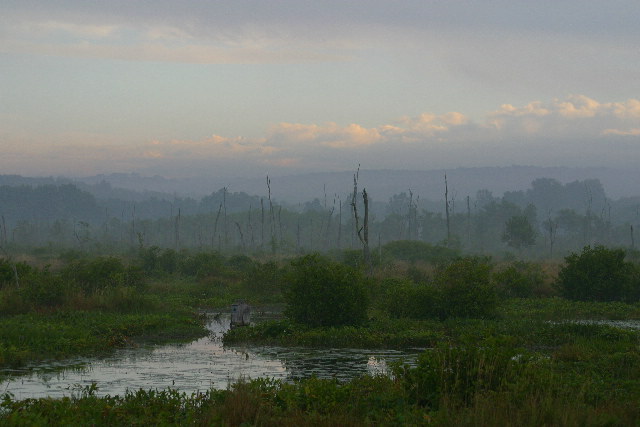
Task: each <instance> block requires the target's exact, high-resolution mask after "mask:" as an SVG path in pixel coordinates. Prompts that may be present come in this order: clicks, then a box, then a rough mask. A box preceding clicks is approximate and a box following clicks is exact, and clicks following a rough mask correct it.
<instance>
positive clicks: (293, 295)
mask: <svg viewBox="0 0 640 427" xmlns="http://www.w3.org/2000/svg"><path fill="white" fill-rule="evenodd" d="M291 267H292V269H291V271H290V273H289V275H288V280H287V290H286V292H285V300H286V302H287V308H286V310H285V315H286V316H287V317H289V318H290V319H291V320H293V321H296V322H299V323H302V324H305V325H309V326H314V327H317V326H340V325H357V324H361V323H363V322H364V321H365V320H366V318H367V305H368V301H367V294H366V289H365V286H364V281H363V277H362V274H361V273H360V271H359V270H356V269H355V268H352V267H349V266H347V265H344V264H339V263H336V262H333V261H331V260H329V259H328V258H325V257H322V256H320V255H317V254H315V255H307V256H304V257H302V258H298V259H295V260H293V261H292V262H291Z"/></svg>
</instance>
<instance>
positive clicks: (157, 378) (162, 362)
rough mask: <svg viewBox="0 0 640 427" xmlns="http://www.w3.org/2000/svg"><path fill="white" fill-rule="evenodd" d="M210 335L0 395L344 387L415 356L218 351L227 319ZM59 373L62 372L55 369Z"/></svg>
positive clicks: (29, 373)
mask: <svg viewBox="0 0 640 427" xmlns="http://www.w3.org/2000/svg"><path fill="white" fill-rule="evenodd" d="M208 327H209V329H210V330H211V334H210V335H209V336H207V337H204V338H200V339H198V340H196V341H193V342H191V343H189V344H182V345H164V346H154V347H137V348H124V349H118V350H116V351H115V352H114V353H113V354H111V355H110V356H108V357H104V358H100V359H92V358H77V359H71V360H66V361H64V362H56V363H48V364H46V365H45V364H43V365H39V366H34V367H30V368H25V369H21V370H13V371H9V370H5V371H0V375H9V374H12V373H13V374H16V373H17V374H21V375H20V376H14V377H12V378H11V379H10V380H7V381H3V382H1V383H0V394H2V393H4V392H10V393H12V394H13V395H14V396H15V397H16V398H18V399H24V398H28V397H44V396H51V397H61V396H63V395H64V396H69V395H71V394H72V393H74V392H77V391H78V389H79V388H80V387H85V386H90V385H91V384H92V383H94V382H95V383H96V384H97V386H98V394H100V395H105V394H111V395H115V394H121V395H122V394H124V393H125V391H126V390H127V389H132V390H137V389H139V388H143V389H165V388H167V387H172V388H175V389H178V390H180V391H184V392H187V393H193V392H197V391H206V390H208V389H209V388H211V387H213V388H217V389H224V388H226V387H227V385H228V384H229V383H230V382H233V381H235V380H237V379H239V378H258V377H268V378H277V379H297V378H304V377H310V376H312V375H316V376H317V377H320V378H337V379H339V380H347V379H350V378H353V377H356V376H359V375H363V374H367V373H369V374H385V373H386V372H387V368H388V367H387V363H388V362H389V361H395V360H406V361H413V360H414V359H415V354H416V353H417V352H418V351H417V350H415V351H409V352H400V351H394V350H358V349H310V348H291V347H226V348H225V347H223V346H222V334H223V333H224V331H225V330H226V329H228V327H229V318H228V317H223V318H222V319H219V320H212V321H211V322H210V323H209V325H208ZM61 368H64V369H61Z"/></svg>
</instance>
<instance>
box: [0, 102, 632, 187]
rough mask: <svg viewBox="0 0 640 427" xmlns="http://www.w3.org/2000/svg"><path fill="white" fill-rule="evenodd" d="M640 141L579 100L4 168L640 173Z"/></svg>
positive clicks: (625, 112)
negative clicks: (499, 168)
mask: <svg viewBox="0 0 640 427" xmlns="http://www.w3.org/2000/svg"><path fill="white" fill-rule="evenodd" d="M639 137H640V101H638V100H636V99H629V100H627V101H623V102H599V101H597V100H595V99H593V98H590V97H586V96H584V95H571V96H568V97H566V98H564V99H553V100H551V101H549V102H542V101H534V102H530V103H527V104H525V105H522V106H513V105H503V106H501V107H500V108H499V109H497V110H495V111H493V112H490V113H488V114H487V115H486V117H485V119H484V120H482V121H473V120H471V119H470V118H469V117H467V116H466V115H464V114H462V113H459V112H449V113H445V114H432V113H424V114H420V115H417V116H414V117H402V118H399V119H398V120H396V121H393V122H390V123H387V124H382V125H379V126H375V127H366V126H363V125H360V124H356V123H351V124H347V125H340V124H337V123H325V124H304V123H279V124H276V125H274V126H272V127H271V128H270V129H268V130H267V131H266V132H265V135H264V136H262V137H254V138H247V137H241V136H238V137H225V136H220V135H215V134H214V135H212V136H209V137H206V138H202V139H199V140H189V139H168V140H161V139H156V140H150V141H149V142H146V143H139V144H119V143H117V142H116V141H115V140H114V139H113V137H111V138H102V139H101V138H100V135H93V136H92V135H90V134H86V135H85V134H80V135H76V136H75V137H74V136H73V135H65V137H64V138H62V137H61V138H58V141H72V140H74V139H75V140H76V142H75V143H72V142H66V143H63V142H59V143H58V144H57V145H55V146H50V147H49V148H48V149H47V148H44V147H42V146H41V145H38V146H35V145H34V146H33V147H32V149H27V148H25V147H23V145H24V144H23V145H21V146H20V147H22V148H20V147H18V145H17V144H14V145H13V146H8V150H7V149H5V152H7V153H9V154H10V156H8V157H6V158H3V159H2V160H0V167H2V168H3V170H6V171H7V173H14V172H18V171H16V170H14V169H12V168H15V167H16V165H17V167H18V168H20V167H23V168H24V167H25V165H31V167H35V166H37V165H42V164H46V168H50V167H52V165H54V164H57V165H58V167H59V169H60V170H65V168H66V170H74V168H75V166H72V165H82V168H83V169H82V170H89V169H92V168H93V169H94V171H96V172H98V171H99V172H109V171H125V172H130V171H140V170H141V168H152V169H153V168H155V169H153V171H154V173H162V171H165V172H167V171H174V173H175V174H180V173H181V174H183V175H188V174H195V173H203V171H206V172H211V171H216V173H219V174H222V173H225V174H227V175H230V174H231V175H234V176H240V175H246V176H256V175H258V176H259V175H261V174H264V173H269V172H273V171H279V172H280V173H286V172H298V171H302V170H305V171H310V170H317V171H319V170H323V171H327V170H347V169H352V168H353V167H354V165H357V164H358V163H361V164H363V165H366V167H367V168H402V169H407V168H412V169H428V168H441V167H458V166H496V165H504V164H531V165H538V166H558V165H565V166H580V165H581V166H585V165H590V166H603V165H610V166H625V165H626V166H634V167H635V166H636V165H635V163H636V161H635V159H637V158H640V138H639ZM79 139H81V140H79ZM89 139H92V140H94V141H95V142H93V143H90V141H89ZM5 145H6V143H5ZM21 153H22V154H21ZM38 167H40V166H38ZM69 168H71V169H69ZM179 171H181V172H179Z"/></svg>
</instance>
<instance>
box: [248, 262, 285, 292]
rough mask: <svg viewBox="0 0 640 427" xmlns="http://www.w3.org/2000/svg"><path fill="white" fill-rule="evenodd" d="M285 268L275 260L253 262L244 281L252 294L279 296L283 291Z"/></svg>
mask: <svg viewBox="0 0 640 427" xmlns="http://www.w3.org/2000/svg"><path fill="white" fill-rule="evenodd" d="M284 275H285V271H284V269H282V268H280V266H279V265H278V264H277V263H276V262H275V261H269V262H265V263H263V264H261V263H258V262H255V263H252V265H251V267H250V268H249V271H247V273H246V275H245V278H244V280H243V282H242V284H243V287H244V288H245V289H246V290H247V291H248V292H249V293H250V294H251V295H254V296H255V295H260V296H263V297H264V296H268V297H278V296H279V295H280V294H281V291H282V280H283V277H284Z"/></svg>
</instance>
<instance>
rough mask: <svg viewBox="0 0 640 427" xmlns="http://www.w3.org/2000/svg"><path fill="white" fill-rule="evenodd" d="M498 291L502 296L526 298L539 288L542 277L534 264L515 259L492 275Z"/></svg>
mask: <svg viewBox="0 0 640 427" xmlns="http://www.w3.org/2000/svg"><path fill="white" fill-rule="evenodd" d="M493 280H494V281H495V283H496V286H497V289H498V292H499V293H500V294H501V295H502V296H504V297H516V298H528V297H531V296H533V294H534V291H535V290H537V289H540V288H541V287H542V285H543V283H544V277H543V274H542V271H540V268H539V267H538V266H536V265H534V264H531V263H527V262H522V261H517V262H514V263H512V264H511V265H510V266H508V267H507V268H504V269H502V270H500V271H497V272H496V273H494V275H493Z"/></svg>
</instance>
